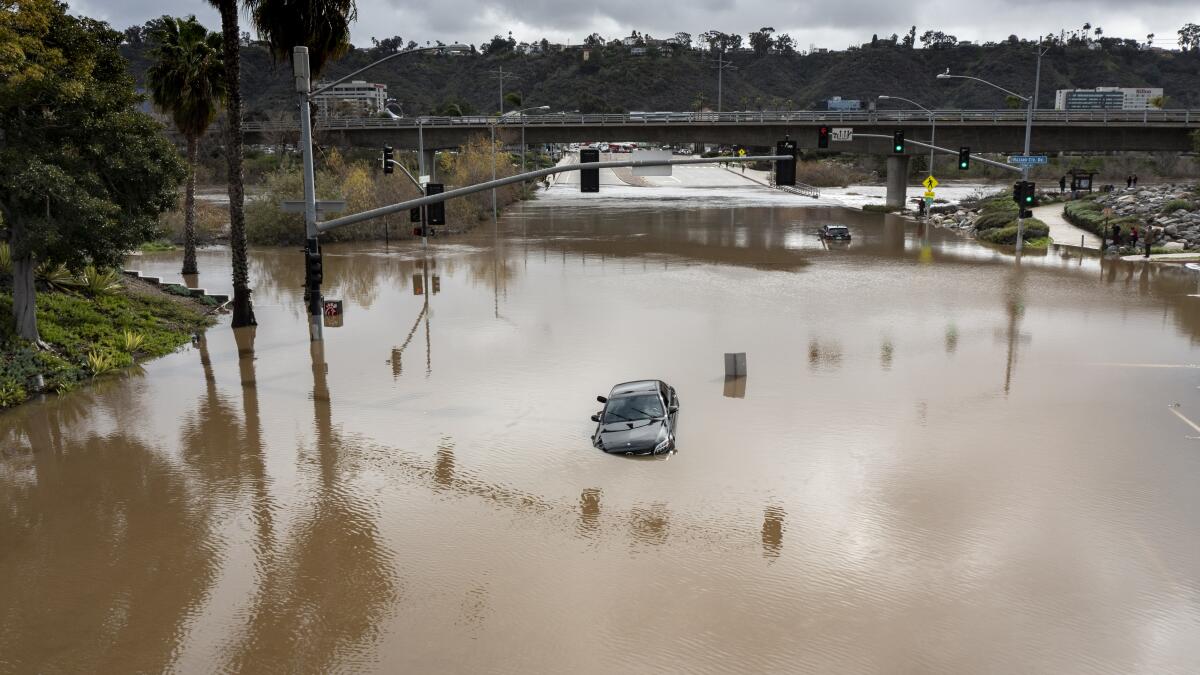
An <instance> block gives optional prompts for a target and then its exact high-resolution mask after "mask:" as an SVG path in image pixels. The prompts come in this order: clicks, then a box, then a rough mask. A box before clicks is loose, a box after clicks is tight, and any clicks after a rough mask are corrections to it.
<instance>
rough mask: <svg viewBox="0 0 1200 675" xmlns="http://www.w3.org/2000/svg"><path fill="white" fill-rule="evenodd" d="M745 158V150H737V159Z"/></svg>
mask: <svg viewBox="0 0 1200 675" xmlns="http://www.w3.org/2000/svg"><path fill="white" fill-rule="evenodd" d="M745 156H746V149H745V148H738V157H745Z"/></svg>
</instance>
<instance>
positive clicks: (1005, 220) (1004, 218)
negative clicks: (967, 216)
mask: <svg viewBox="0 0 1200 675" xmlns="http://www.w3.org/2000/svg"><path fill="white" fill-rule="evenodd" d="M1016 219H1017V204H1016V202H1014V201H1012V200H1011V199H1008V198H1007V197H996V198H993V199H989V200H988V201H986V202H984V203H983V209H982V212H981V213H980V214H979V217H978V218H976V219H975V229H976V230H980V231H983V230H992V229H997V228H1003V227H1008V226H1009V225H1012V224H1013V223H1014V222H1015V221H1016ZM1014 231H1015V230H1014ZM1014 240H1015V239H1014Z"/></svg>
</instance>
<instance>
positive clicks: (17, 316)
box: [9, 218, 41, 342]
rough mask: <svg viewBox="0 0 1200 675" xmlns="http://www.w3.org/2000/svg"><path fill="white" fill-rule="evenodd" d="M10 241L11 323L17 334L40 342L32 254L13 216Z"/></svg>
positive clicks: (17, 219) (19, 220)
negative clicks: (11, 280) (11, 276)
mask: <svg viewBox="0 0 1200 675" xmlns="http://www.w3.org/2000/svg"><path fill="white" fill-rule="evenodd" d="M9 227H10V228H11V229H10V234H11V235H12V241H11V242H10V243H9V246H10V249H9V250H11V251H12V275H13V323H14V326H15V328H16V329H17V336H18V337H20V338H21V339H23V340H29V341H30V342H40V341H41V335H39V334H38V324H37V288H36V287H35V286H34V285H33V266H34V265H33V255H31V254H30V253H29V251H28V250H26V248H25V225H24V223H23V222H22V221H21V219H20V218H13V219H12V223H11V225H9Z"/></svg>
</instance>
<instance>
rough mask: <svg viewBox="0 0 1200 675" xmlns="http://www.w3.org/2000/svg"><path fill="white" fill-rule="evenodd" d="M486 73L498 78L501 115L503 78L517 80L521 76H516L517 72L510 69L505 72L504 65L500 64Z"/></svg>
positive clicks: (502, 108)
mask: <svg viewBox="0 0 1200 675" xmlns="http://www.w3.org/2000/svg"><path fill="white" fill-rule="evenodd" d="M488 74H489V75H491V76H492V77H495V78H497V79H499V81H500V114H501V115H503V114H504V80H505V79H509V80H519V79H521V78H519V77H517V74H516V73H514V72H512V71H509V72H507V73H506V72H504V66H501V67H499V68H497V69H496V70H490V71H488Z"/></svg>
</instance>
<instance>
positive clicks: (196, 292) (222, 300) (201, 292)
mask: <svg viewBox="0 0 1200 675" xmlns="http://www.w3.org/2000/svg"><path fill="white" fill-rule="evenodd" d="M121 273H122V274H124V275H125V276H127V277H132V278H134V279H140V280H141V281H144V282H146V283H148V284H151V285H153V286H158V287H159V288H164V289H165V288H166V287H167V286H181V287H183V288H187V286H184V285H183V284H180V283H164V282H163V280H162V277H148V276H146V275H144V274H142V273H141V272H139V271H138V270H127V269H122V270H121ZM188 291H189V292H190V293H189V294H190V295H191V297H193V298H196V299H200V298H212V299H213V300H214V301H215V302H216V303H217V306H218V307H224V306H225V305H227V304H229V300H230V298H229V296H228V295H226V294H224V293H209V292H208V291H207V290H205V289H203V288H188Z"/></svg>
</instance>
